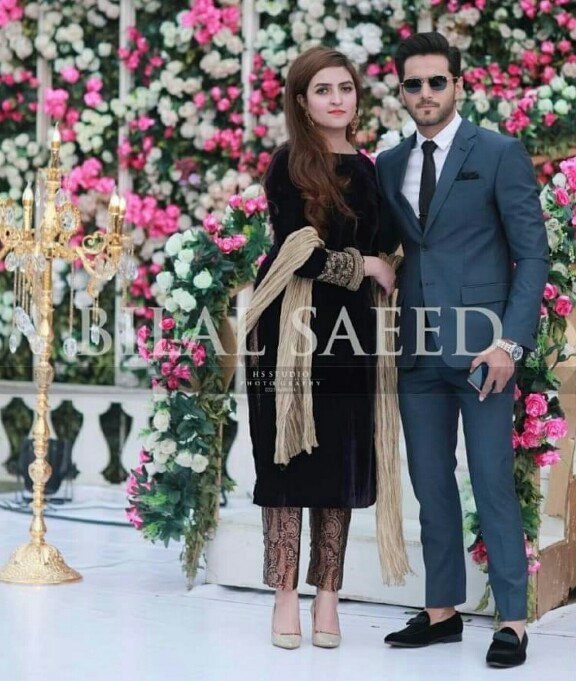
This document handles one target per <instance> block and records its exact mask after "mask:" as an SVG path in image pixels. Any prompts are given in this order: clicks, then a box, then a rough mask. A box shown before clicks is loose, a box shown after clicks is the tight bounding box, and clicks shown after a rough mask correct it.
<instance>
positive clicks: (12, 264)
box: [4, 251, 18, 272]
mask: <svg viewBox="0 0 576 681" xmlns="http://www.w3.org/2000/svg"><path fill="white" fill-rule="evenodd" d="M4 264H5V265H6V269H7V270H8V272H14V271H16V270H17V269H18V256H17V255H16V253H14V251H10V253H8V255H7V256H6V260H5V261H4Z"/></svg>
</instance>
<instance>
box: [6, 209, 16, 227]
mask: <svg viewBox="0 0 576 681" xmlns="http://www.w3.org/2000/svg"><path fill="white" fill-rule="evenodd" d="M4 224H5V225H6V227H9V228H10V229H11V228H12V227H14V226H15V224H16V215H15V213H14V206H12V205H7V206H6V210H5V211H4Z"/></svg>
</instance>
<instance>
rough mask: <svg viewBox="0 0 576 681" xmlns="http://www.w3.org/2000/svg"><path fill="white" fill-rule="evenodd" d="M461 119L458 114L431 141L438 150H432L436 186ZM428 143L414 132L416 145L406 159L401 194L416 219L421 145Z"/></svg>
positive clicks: (418, 212)
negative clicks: (406, 163) (406, 164)
mask: <svg viewBox="0 0 576 681" xmlns="http://www.w3.org/2000/svg"><path fill="white" fill-rule="evenodd" d="M461 122H462V117H461V116H460V114H459V113H458V112H456V115H455V116H454V118H453V119H452V120H451V121H450V123H448V125H447V126H446V127H445V128H443V129H442V130H440V132H439V133H438V134H437V135H436V137H433V138H432V141H434V142H436V144H437V145H438V149H435V150H434V156H433V158H434V165H435V166H436V184H438V179H439V177H440V173H441V172H442V168H443V167H444V162H445V161H446V157H447V156H448V152H449V151H450V147H451V146H452V142H453V141H454V137H455V135H456V131H457V130H458V128H459V127H460V123H461ZM426 141H428V138H427V137H424V135H422V134H421V133H420V132H418V131H416V144H415V145H414V147H413V149H412V151H411V152H410V157H409V158H408V166H407V167H406V175H405V176H404V184H403V185H402V194H404V196H405V197H406V198H407V199H408V203H409V204H410V205H411V206H412V210H413V211H414V213H415V214H416V217H418V218H419V217H420V208H419V207H418V197H419V196H420V180H421V178H422V164H423V163H424V152H423V151H422V143H423V142H426Z"/></svg>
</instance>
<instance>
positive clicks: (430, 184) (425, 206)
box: [418, 140, 438, 229]
mask: <svg viewBox="0 0 576 681" xmlns="http://www.w3.org/2000/svg"><path fill="white" fill-rule="evenodd" d="M437 148H438V145H437V144H436V142H432V140H428V142H423V143H422V152H423V154H424V163H423V164H422V178H421V180H420V196H419V197H418V208H419V210H420V226H421V227H422V229H424V227H425V226H426V219H427V218H428V210H429V208H430V202H431V201H432V197H433V196H434V190H435V189H436V166H435V165H434V150H435V149H437Z"/></svg>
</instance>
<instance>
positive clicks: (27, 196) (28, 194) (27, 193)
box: [22, 183, 34, 203]
mask: <svg viewBox="0 0 576 681" xmlns="http://www.w3.org/2000/svg"><path fill="white" fill-rule="evenodd" d="M22 203H34V192H33V191H32V188H31V187H30V183H28V184H27V185H26V189H25V190H24V193H23V194H22Z"/></svg>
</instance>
